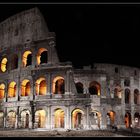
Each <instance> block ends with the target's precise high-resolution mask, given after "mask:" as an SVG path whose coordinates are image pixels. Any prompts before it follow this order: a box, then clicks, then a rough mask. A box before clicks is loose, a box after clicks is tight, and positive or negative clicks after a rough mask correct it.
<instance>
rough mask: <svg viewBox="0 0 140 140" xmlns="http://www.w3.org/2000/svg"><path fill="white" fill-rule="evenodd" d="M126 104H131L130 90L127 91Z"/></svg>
mask: <svg viewBox="0 0 140 140" xmlns="http://www.w3.org/2000/svg"><path fill="white" fill-rule="evenodd" d="M125 103H126V104H129V103H130V89H125Z"/></svg>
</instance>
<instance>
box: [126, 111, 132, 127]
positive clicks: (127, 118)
mask: <svg viewBox="0 0 140 140" xmlns="http://www.w3.org/2000/svg"><path fill="white" fill-rule="evenodd" d="M130 125H131V114H130V113H129V112H127V113H126V114H125V126H126V128H130Z"/></svg>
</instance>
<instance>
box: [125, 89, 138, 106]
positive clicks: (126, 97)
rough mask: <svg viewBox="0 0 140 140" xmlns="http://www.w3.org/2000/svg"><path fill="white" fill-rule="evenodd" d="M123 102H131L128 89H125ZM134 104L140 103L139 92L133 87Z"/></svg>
mask: <svg viewBox="0 0 140 140" xmlns="http://www.w3.org/2000/svg"><path fill="white" fill-rule="evenodd" d="M125 103H126V104H130V103H131V91H130V89H128V88H126V89H125ZM134 104H140V93H139V90H138V89H134Z"/></svg>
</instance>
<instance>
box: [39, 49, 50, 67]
mask: <svg viewBox="0 0 140 140" xmlns="http://www.w3.org/2000/svg"><path fill="white" fill-rule="evenodd" d="M45 51H48V50H47V49H45V48H40V49H39V50H38V53H37V64H38V65H39V64H40V63H41V54H42V53H43V52H45ZM46 57H47V56H46ZM46 59H47V58H46Z"/></svg>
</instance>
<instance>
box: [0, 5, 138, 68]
mask: <svg viewBox="0 0 140 140" xmlns="http://www.w3.org/2000/svg"><path fill="white" fill-rule="evenodd" d="M33 7H38V8H39V9H40V11H41V12H42V14H43V15H44V17H45V19H46V21H47V24H48V28H49V30H50V31H52V32H55V33H56V49H57V52H58V56H59V58H60V61H62V62H63V61H72V63H73V65H74V66H77V67H78V66H81V65H90V64H92V63H95V62H97V63H114V64H121V65H129V66H136V67H140V62H139V60H140V59H139V56H140V55H139V53H140V51H139V47H140V4H137V5H136V4H129V5H128V4H127V5H126V4H30V5H29V4H18V5H14V4H12V5H11V4H10V5H8V4H7V5H2V4H0V12H1V14H0V21H3V20H4V19H6V18H8V17H9V16H12V15H14V14H16V13H18V12H21V11H22V10H26V9H30V8H33Z"/></svg>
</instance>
